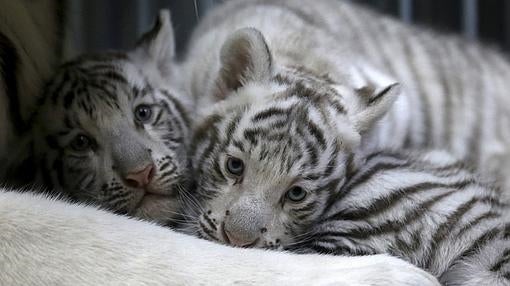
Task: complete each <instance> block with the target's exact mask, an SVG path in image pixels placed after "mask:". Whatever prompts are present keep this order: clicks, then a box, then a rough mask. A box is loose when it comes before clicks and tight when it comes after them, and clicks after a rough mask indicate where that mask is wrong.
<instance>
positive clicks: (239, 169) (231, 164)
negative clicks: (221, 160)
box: [226, 157, 244, 176]
mask: <svg viewBox="0 0 510 286" xmlns="http://www.w3.org/2000/svg"><path fill="white" fill-rule="evenodd" d="M226 169H227V171H228V172H229V173H230V174H232V175H234V176H241V175H242V174H243V172H244V162H243V160H241V159H239V158H235V157H229V158H228V159H227V164H226Z"/></svg>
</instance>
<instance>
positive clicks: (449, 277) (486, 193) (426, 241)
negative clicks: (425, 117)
mask: <svg viewBox="0 0 510 286" xmlns="http://www.w3.org/2000/svg"><path fill="white" fill-rule="evenodd" d="M360 166H361V167H360V168H359V169H358V170H356V171H355V172H354V173H353V174H352V176H350V178H349V179H348V180H347V181H346V183H345V184H344V185H343V186H341V187H339V188H338V189H337V194H336V195H335V196H334V197H333V199H332V200H331V202H332V203H331V204H329V205H328V206H327V207H326V210H325V212H324V213H323V214H322V216H321V218H320V219H319V220H318V222H316V224H314V225H312V226H311V228H310V229H307V230H306V232H303V233H301V234H298V235H297V236H296V240H295V241H293V242H291V243H290V244H289V245H291V246H292V248H294V249H298V250H300V251H303V250H304V249H309V250H310V251H312V252H320V253H330V254H337V255H368V254H375V253H388V254H391V255H394V256H396V257H400V258H403V259H405V260H407V261H409V262H411V263H413V264H414V265H416V266H418V267H420V268H422V269H425V270H427V271H429V272H430V273H432V274H433V275H434V276H436V277H437V278H438V279H439V281H440V282H441V283H443V285H510V274H509V273H510V272H509V271H510V263H509V261H510V259H509V257H510V256H509V252H510V250H509V249H510V224H509V222H510V221H509V220H508V215H507V213H506V210H505V209H507V208H508V205H506V204H504V203H502V202H501V201H500V198H499V195H498V193H497V192H496V191H495V189H494V188H492V187H491V186H490V185H488V184H486V183H484V182H483V180H482V179H481V178H480V177H479V176H478V175H475V174H474V173H473V172H472V171H470V170H469V169H467V168H466V167H465V166H464V163H463V162H461V161H459V160H457V159H455V158H454V157H453V156H451V155H450V154H448V153H447V152H444V151H430V152H422V153H419V152H388V151H382V152H376V153H372V154H368V155H367V157H366V159H365V160H364V162H363V164H361V165H360ZM303 234H305V235H304V236H303ZM306 234H307V235H306ZM299 242H301V243H299ZM294 243H298V244H297V245H293V244H294ZM303 246H304V247H303ZM283 247H285V246H283Z"/></svg>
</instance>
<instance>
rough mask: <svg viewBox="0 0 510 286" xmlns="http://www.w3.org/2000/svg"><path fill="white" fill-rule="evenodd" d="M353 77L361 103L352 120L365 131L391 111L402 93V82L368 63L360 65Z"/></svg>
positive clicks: (352, 115) (357, 128) (359, 130)
mask: <svg viewBox="0 0 510 286" xmlns="http://www.w3.org/2000/svg"><path fill="white" fill-rule="evenodd" d="M353 79H354V81H355V82H357V84H356V85H355V93H356V97H358V102H359V105H358V108H355V112H353V113H351V120H352V122H353V123H354V127H355V128H356V130H357V131H358V132H359V133H364V132H366V131H367V130H369V129H370V128H371V127H372V126H373V125H374V124H375V123H376V122H377V121H378V120H379V119H380V118H381V117H383V116H384V115H385V114H386V113H388V112H389V110H390V109H391V107H392V106H393V103H394V102H395V100H396V99H397V97H398V96H399V95H400V93H401V84H400V83H399V82H397V81H395V80H393V79H392V78H390V77H389V76H387V75H386V74H384V73H382V72H380V71H378V70H377V69H375V68H373V67H372V66H370V65H367V64H361V65H359V66H358V71H357V72H354V73H353ZM356 109H357V110H356Z"/></svg>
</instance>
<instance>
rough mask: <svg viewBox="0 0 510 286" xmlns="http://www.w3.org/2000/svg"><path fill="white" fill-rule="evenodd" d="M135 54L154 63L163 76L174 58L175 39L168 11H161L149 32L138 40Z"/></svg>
mask: <svg viewBox="0 0 510 286" xmlns="http://www.w3.org/2000/svg"><path fill="white" fill-rule="evenodd" d="M135 53H136V54H138V55H139V56H140V57H142V58H143V59H144V60H146V61H152V62H155V63H156V64H157V66H158V68H159V69H160V72H161V73H162V74H163V75H165V74H167V72H168V67H169V65H170V64H171V63H172V61H173V59H174V58H175V38H174V30H173V28H172V23H171V18H170V11H168V10H167V9H162V10H160V11H159V14H158V17H157V19H156V22H155V23H154V26H153V27H152V29H151V30H149V31H148V32H146V33H145V34H143V35H142V36H141V37H140V39H139V40H138V42H137V44H136V48H135Z"/></svg>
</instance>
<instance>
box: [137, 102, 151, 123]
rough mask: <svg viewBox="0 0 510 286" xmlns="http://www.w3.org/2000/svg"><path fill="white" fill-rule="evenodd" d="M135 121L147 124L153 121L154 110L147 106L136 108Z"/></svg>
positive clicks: (141, 105)
mask: <svg viewBox="0 0 510 286" xmlns="http://www.w3.org/2000/svg"><path fill="white" fill-rule="evenodd" d="M135 119H136V121H138V122H140V123H147V122H149V121H150V120H151V119H152V108H151V107H150V106H149V105H146V104H140V105H138V106H137V107H136V108H135Z"/></svg>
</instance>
